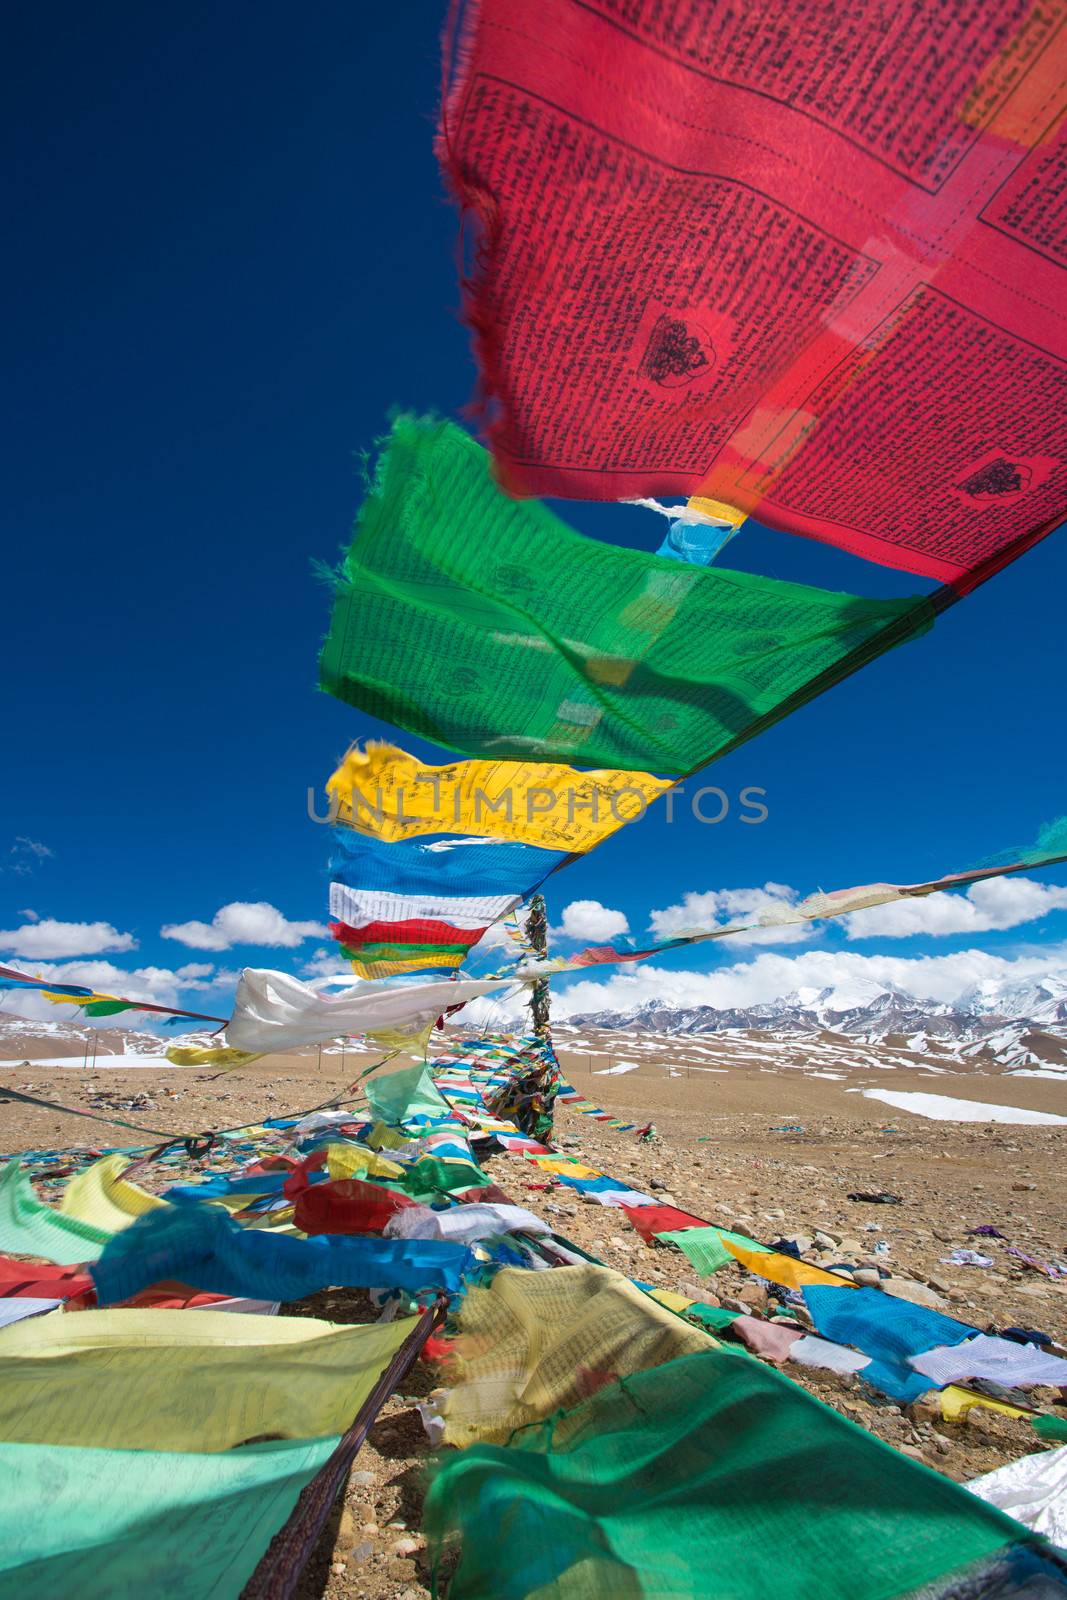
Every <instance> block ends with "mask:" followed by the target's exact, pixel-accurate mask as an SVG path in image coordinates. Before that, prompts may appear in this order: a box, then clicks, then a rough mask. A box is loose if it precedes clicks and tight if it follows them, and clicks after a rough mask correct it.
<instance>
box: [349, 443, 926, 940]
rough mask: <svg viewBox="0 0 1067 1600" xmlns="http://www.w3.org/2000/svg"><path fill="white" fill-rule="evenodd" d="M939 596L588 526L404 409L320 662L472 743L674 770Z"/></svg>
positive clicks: (755, 723) (379, 703)
mask: <svg viewBox="0 0 1067 1600" xmlns="http://www.w3.org/2000/svg"><path fill="white" fill-rule="evenodd" d="M933 616H934V610H933V607H932V604H931V602H930V601H928V600H926V599H923V598H921V597H919V598H912V599H904V600H864V599H861V598H859V597H857V596H855V595H849V594H833V593H830V592H828V591H825V590H822V589H813V588H806V587H803V586H801V585H800V584H793V583H782V582H779V581H778V580H776V579H772V578H760V577H754V576H752V575H751V574H749V573H743V572H728V571H725V570H723V569H721V568H716V567H695V566H689V565H685V564H683V563H681V562H677V561H668V560H665V559H663V558H661V557H659V556H655V555H649V554H646V553H644V552H642V551H638V550H629V549H622V548H619V547H616V546H613V545H608V544H602V543H600V542H598V541H596V540H594V539H586V538H583V537H582V536H581V535H579V534H577V533H574V532H573V531H572V530H571V529H569V528H567V527H566V526H565V525H564V524H563V523H561V522H560V521H559V520H558V519H557V518H556V517H554V516H553V515H552V514H551V513H550V512H549V511H548V510H546V509H545V508H544V507H543V506H539V505H535V504H529V503H527V504H518V503H516V502H514V501H510V500H508V499H507V498H506V496H505V495H503V494H502V493H501V492H500V490H499V489H498V488H497V487H496V485H495V484H494V482H493V480H492V476H491V473H490V470H489V458H488V457H487V455H486V453H485V451H484V450H482V449H481V447H480V446H479V445H477V444H476V443H475V442H474V440H473V439H471V438H470V437H469V436H468V435H467V434H465V433H464V432H463V431H462V430H461V429H460V428H457V427H455V426H454V425H453V424H451V423H442V422H432V421H419V420H417V419H415V418H412V417H400V418H398V419H397V420H396V422H395V423H394V425H393V431H392V434H391V436H390V438H389V441H388V443H387V446H386V448H385V450H384V452H383V455H382V458H381V461H380V463H379V469H378V474H377V478H376V480H375V483H374V486H373V488H372V490H371V493H370V494H369V496H368V498H367V500H366V501H365V503H364V506H363V509H362V511H361V513H360V518H359V524H358V528H357V534H356V539H355V542H354V543H353V545H352V548H351V550H350V551H349V554H348V557H347V560H346V562H345V564H344V569H343V571H342V573H341V575H340V577H339V579H338V586H337V595H336V600H335V604H334V611H333V618H332V621H331V625H330V632H329V635H328V637H327V640H326V643H325V645H324V646H323V651H322V657H321V670H320V681H321V684H322V687H323V688H324V689H327V690H328V691H329V692H330V693H331V694H335V695H337V697H338V698H339V699H341V700H345V701H347V702H348V703H349V704H350V705H355V706H358V707H359V708H360V710H362V711H365V712H367V713H369V714H370V715H372V716H376V717H381V718H383V719H384V720H386V721H389V722H394V723H397V724H398V725H399V726H401V727H403V728H407V729H408V730H409V731H410V732H412V733H416V734H419V735H420V736H421V737H423V738H426V739H432V740H434V741H435V742H436V743H438V744H443V745H445V746H447V747H448V748H450V749H453V750H460V751H462V752H463V753H464V754H467V755H471V756H481V757H501V758H507V759H514V760H532V761H545V762H558V761H573V760H577V761H583V762H586V763H589V764H590V765H596V764H601V765H606V766H611V767H615V768H622V769H632V770H636V771H639V772H642V773H644V772H647V771H648V770H649V769H654V770H656V771H658V772H660V773H665V774H671V775H680V774H684V773H686V772H688V771H690V770H692V769H694V768H696V767H699V766H701V765H704V764H706V763H707V762H709V761H712V760H714V759H716V758H717V757H718V756H721V755H724V754H725V753H726V752H727V751H728V750H731V749H733V748H734V747H735V746H737V745H739V744H741V743H743V742H744V741H745V740H746V739H749V738H752V737H753V736H754V735H755V734H756V733H759V732H760V731H761V730H762V729H763V728H765V727H769V726H771V725H772V724H773V723H774V722H777V721H778V720H779V719H780V718H781V717H784V716H786V715H787V714H788V713H789V712H790V711H792V710H794V709H795V708H796V707H798V706H799V705H802V704H804V703H805V702H806V701H807V700H809V699H811V698H813V697H814V696H815V695H816V694H818V693H819V692H820V691H821V690H822V689H824V688H827V687H829V686H830V685H831V684H832V683H835V682H837V681H839V680H840V679H841V678H842V677H844V676H846V675H847V674H848V673H850V672H853V671H855V670H856V669H857V668H858V667H860V666H862V665H864V664H865V663H866V662H868V661H870V660H872V659H874V657H876V656H878V655H880V654H881V653H882V652H883V651H885V650H887V649H889V648H890V647H891V646H892V645H895V644H900V643H902V642H903V641H904V640H906V639H910V638H912V637H914V636H915V635H916V634H918V633H920V632H922V631H924V630H925V629H926V628H927V627H928V626H929V625H930V623H931V621H932V620H933ZM550 798H551V797H550ZM629 798H631V800H633V799H636V800H637V801H638V802H640V800H641V795H640V794H637V795H636V796H631V797H629ZM637 809H638V811H640V809H641V807H640V804H638V806H637ZM437 826H438V827H440V821H439V820H438V821H437ZM334 914H335V915H337V914H338V913H336V912H335V913H334ZM346 920H349V919H346Z"/></svg>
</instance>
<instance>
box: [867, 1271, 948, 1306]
mask: <svg viewBox="0 0 1067 1600" xmlns="http://www.w3.org/2000/svg"><path fill="white" fill-rule="evenodd" d="M882 1291H883V1293H885V1294H891V1295H895V1296H896V1298H897V1299H898V1300H910V1301H911V1303H912V1304H913V1305H916V1306H929V1307H930V1308H931V1309H932V1310H934V1311H941V1310H943V1309H944V1305H945V1302H944V1300H943V1299H942V1298H941V1296H940V1295H939V1294H935V1293H934V1291H933V1289H928V1288H927V1287H926V1285H925V1284H924V1283H913V1282H912V1281H911V1279H910V1278H883V1279H882Z"/></svg>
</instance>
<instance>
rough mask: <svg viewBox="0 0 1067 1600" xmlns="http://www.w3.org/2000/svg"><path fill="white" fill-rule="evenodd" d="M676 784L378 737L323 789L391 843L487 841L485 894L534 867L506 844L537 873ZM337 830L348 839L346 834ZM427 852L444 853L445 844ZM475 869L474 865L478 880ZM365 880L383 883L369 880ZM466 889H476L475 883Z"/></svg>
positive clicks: (341, 810)
mask: <svg viewBox="0 0 1067 1600" xmlns="http://www.w3.org/2000/svg"><path fill="white" fill-rule="evenodd" d="M474 448H475V449H476V448H477V446H475V447H474ZM670 787H671V785H670V783H669V782H668V781H667V780H666V779H663V778H654V777H652V775H651V774H650V773H648V772H629V771H627V772H619V771H596V772H579V771H577V770H576V769H575V768H574V767H570V766H566V765H562V764H559V763H556V764H553V763H551V762H546V761H540V760H537V761H495V760H486V761H453V762H449V763H448V764H447V765H445V766H436V767H435V766H430V765H428V764H427V763H425V762H422V761H417V760H416V759H415V757H414V756H409V755H407V754H406V752H405V751H403V750H401V749H400V748H399V747H398V746H396V745H392V744H383V743H379V742H377V741H375V740H368V742H367V745H366V748H365V749H361V748H360V747H359V746H358V745H353V746H352V748H351V749H350V750H349V752H348V754H347V755H346V756H345V758H344V760H343V761H342V763H341V765H340V766H339V767H338V768H337V770H336V772H334V774H333V775H332V777H331V778H330V779H329V780H328V782H327V784H326V788H327V791H328V793H329V795H330V801H331V806H332V807H335V808H336V812H337V820H338V821H340V822H341V823H343V824H345V825H346V827H348V828H352V829H355V830H358V831H359V832H360V833H362V834H363V835H365V836H367V837H373V838H375V839H378V840H380V841H383V842H385V843H392V842H396V841H397V840H410V839H413V838H416V837H418V836H419V835H426V834H439V833H440V832H441V829H442V826H450V827H454V828H457V829H461V830H462V832H463V833H464V834H470V835H473V836H474V837H479V836H485V837H486V838H487V840H489V841H491V843H489V844H487V845H483V846H482V848H483V849H490V850H492V852H493V859H494V860H495V861H496V862H498V863H499V866H498V867H496V868H495V869H494V879H493V882H492V884H491V885H487V886H486V887H485V889H484V891H483V889H482V887H481V886H479V889H478V892H479V893H481V892H491V891H492V890H493V889H495V890H501V889H505V888H512V887H514V885H515V883H516V882H517V880H518V878H520V877H526V876H527V875H528V870H529V868H528V866H523V867H522V868H521V870H519V871H516V870H514V866H513V864H514V863H515V860H516V857H515V855H514V854H513V853H512V852H508V853H507V854H505V852H504V850H503V845H504V844H510V845H523V846H525V847H526V850H525V852H524V854H523V856H522V857H521V858H520V860H521V861H524V862H531V861H532V864H533V866H534V869H535V870H536V869H537V864H538V860H539V854H538V856H533V857H531V856H530V855H529V852H530V851H533V850H535V849H536V850H537V851H538V853H540V852H541V851H543V850H548V851H562V852H569V853H573V854H578V855H584V854H585V853H586V852H587V851H589V850H592V849H594V848H595V846H596V845H598V844H602V843H603V842H604V840H605V839H608V838H610V837H611V835H612V834H613V833H616V832H617V831H618V829H619V828H621V827H625V825H626V824H627V823H628V822H633V821H636V820H638V819H639V818H640V817H642V816H643V815H644V812H645V809H646V808H647V806H649V805H650V804H651V803H652V801H653V800H655V799H656V797H657V796H658V795H661V794H664V793H666V791H667V790H668V789H669V788H670ZM336 831H337V832H339V833H340V834H341V835H342V837H343V836H344V828H342V829H338V830H336ZM352 848H355V847H354V846H352ZM426 848H427V849H433V850H435V851H436V853H438V854H441V855H444V854H445V853H446V852H445V851H444V850H443V849H441V848H440V841H434V844H433V845H427V847H426ZM394 859H395V858H394ZM456 865H457V866H458V863H457V864H456ZM453 870H455V869H453ZM484 870H486V871H488V870H490V869H489V868H485V869H484ZM548 870H549V869H548V868H547V867H546V869H545V871H546V872H547V871H548ZM478 871H479V867H478V865H477V864H476V863H475V864H474V865H473V867H472V877H473V875H475V874H477V872H478ZM442 873H443V876H442V879H441V884H440V886H439V887H438V889H437V891H436V892H440V888H441V887H443V886H444V884H445V882H446V881H447V880H448V876H449V864H448V863H447V862H444V861H443V862H442ZM497 874H499V876H497ZM542 876H544V874H542ZM501 880H502V881H501ZM346 881H347V880H346ZM537 881H538V882H539V881H540V878H538V879H537ZM366 882H367V886H368V887H377V885H376V884H375V883H374V881H373V879H372V878H368V879H367V880H366ZM358 886H360V887H362V886H363V880H360V883H359V885H358ZM421 886H423V887H429V885H421ZM382 887H388V885H382ZM464 887H468V885H467V882H466V880H464ZM469 892H471V893H473V892H475V890H474V883H473V881H472V882H471V883H470V884H469Z"/></svg>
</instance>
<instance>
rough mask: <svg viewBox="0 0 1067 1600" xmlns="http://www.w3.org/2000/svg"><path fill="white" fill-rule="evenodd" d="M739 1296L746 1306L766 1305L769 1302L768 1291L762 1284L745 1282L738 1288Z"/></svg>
mask: <svg viewBox="0 0 1067 1600" xmlns="http://www.w3.org/2000/svg"><path fill="white" fill-rule="evenodd" d="M737 1298H738V1299H739V1300H740V1301H741V1303H742V1305H743V1306H745V1307H746V1308H747V1307H749V1306H765V1305H766V1304H767V1291H766V1289H764V1287H763V1286H762V1284H759V1283H745V1284H742V1286H741V1288H740V1289H738V1291H737Z"/></svg>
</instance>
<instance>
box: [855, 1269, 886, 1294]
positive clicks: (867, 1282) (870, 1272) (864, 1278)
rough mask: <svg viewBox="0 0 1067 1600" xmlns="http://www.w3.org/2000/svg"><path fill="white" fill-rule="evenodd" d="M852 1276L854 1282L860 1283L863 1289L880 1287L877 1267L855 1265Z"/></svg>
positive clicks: (880, 1282)
mask: <svg viewBox="0 0 1067 1600" xmlns="http://www.w3.org/2000/svg"><path fill="white" fill-rule="evenodd" d="M852 1277H853V1279H854V1280H855V1282H856V1283H862V1285H863V1287H864V1288H865V1289H880V1288H881V1286H882V1280H881V1278H880V1277H879V1276H878V1269H877V1267H857V1268H856V1270H855V1272H854V1273H853V1274H852Z"/></svg>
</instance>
